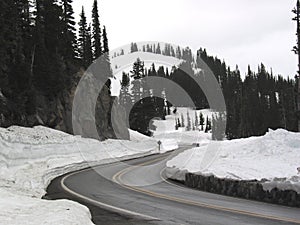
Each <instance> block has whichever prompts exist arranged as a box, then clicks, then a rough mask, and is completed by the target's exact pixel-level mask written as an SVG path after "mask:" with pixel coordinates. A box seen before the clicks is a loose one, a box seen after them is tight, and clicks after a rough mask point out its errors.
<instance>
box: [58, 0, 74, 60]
mask: <svg viewBox="0 0 300 225" xmlns="http://www.w3.org/2000/svg"><path fill="white" fill-rule="evenodd" d="M72 3H73V0H62V6H63V17H62V22H63V33H62V42H63V45H62V46H61V47H60V48H61V49H62V55H63V57H64V58H65V59H74V58H75V56H76V28H75V24H76V23H75V21H74V16H73V14H74V11H73V7H72Z"/></svg>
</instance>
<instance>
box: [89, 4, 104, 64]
mask: <svg viewBox="0 0 300 225" xmlns="http://www.w3.org/2000/svg"><path fill="white" fill-rule="evenodd" d="M92 21H93V31H92V38H93V50H94V52H93V53H94V54H93V57H94V59H97V58H99V57H100V56H101V55H102V54H103V49H102V44H101V27H100V21H99V12H98V2H97V0H94V4H93V10H92ZM106 43H107V40H106Z"/></svg>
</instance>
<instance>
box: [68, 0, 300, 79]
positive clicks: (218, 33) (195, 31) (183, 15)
mask: <svg viewBox="0 0 300 225" xmlns="http://www.w3.org/2000/svg"><path fill="white" fill-rule="evenodd" d="M295 3H296V0H225V1H224V0H151V1H150V0H142V1H141V0H98V5H99V13H100V19H101V23H102V25H106V27H107V31H108V38H109V45H110V48H111V49H114V48H117V47H120V46H122V45H126V44H129V43H131V42H139V41H162V42H168V43H174V44H177V45H180V46H182V47H186V46H189V47H190V48H192V49H193V50H194V53H195V51H196V50H197V49H199V48H200V47H203V48H206V49H207V52H208V53H209V54H211V55H217V56H218V58H220V59H224V60H225V62H226V63H227V64H229V65H230V66H232V67H235V65H236V64H238V65H239V68H240V69H241V71H242V73H244V72H245V71H246V68H247V65H248V64H250V65H251V67H252V69H256V68H257V65H258V64H259V63H261V62H263V63H264V64H265V66H266V67H267V68H271V67H272V68H273V72H274V73H275V74H282V75H284V76H290V77H294V75H295V73H296V72H295V71H297V58H296V55H294V54H293V53H292V52H291V49H292V47H293V45H294V44H295V42H296V36H295V33H296V27H295V24H294V22H293V21H291V18H292V16H293V15H292V13H291V10H292V8H293V7H294V4H295ZM92 4H93V0H75V1H74V11H75V13H76V20H77V22H78V20H79V17H78V14H79V13H80V11H81V7H82V5H84V7H85V11H86V14H87V16H88V17H90V16H91V10H92Z"/></svg>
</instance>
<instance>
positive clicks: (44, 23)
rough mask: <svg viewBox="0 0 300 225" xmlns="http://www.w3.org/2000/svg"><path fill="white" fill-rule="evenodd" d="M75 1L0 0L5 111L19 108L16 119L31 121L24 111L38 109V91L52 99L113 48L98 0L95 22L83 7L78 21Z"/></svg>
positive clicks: (0, 84)
mask: <svg viewBox="0 0 300 225" xmlns="http://www.w3.org/2000/svg"><path fill="white" fill-rule="evenodd" d="M72 3H73V0H35V1H32V0H9V1H7V0H0V9H1V11H0V27H1V32H0V93H2V95H4V96H5V99H6V101H7V102H8V103H7V106H6V107H8V108H9V109H8V110H7V111H5V110H4V109H3V108H1V107H0V108H1V109H0V114H1V110H2V111H4V114H5V113H6V114H14V118H13V120H14V121H15V124H20V125H26V123H25V122H24V121H23V122H22V120H23V119H22V117H26V116H29V115H33V114H35V113H36V109H37V103H36V101H37V100H36V98H37V96H44V97H45V98H46V100H47V102H48V103H50V102H51V101H53V99H55V98H57V96H59V95H61V94H62V93H63V92H64V91H65V90H66V89H68V88H70V85H71V83H72V82H73V80H74V77H75V74H76V73H78V71H80V69H83V70H84V69H86V68H87V67H88V66H89V65H90V64H91V63H92V62H93V61H94V60H95V59H97V58H98V57H99V56H101V55H102V54H103V53H105V52H108V51H109V49H108V39H107V32H106V28H105V27H104V26H101V24H100V21H99V12H98V4H97V0H94V5H93V9H92V18H91V19H92V24H88V22H87V18H86V16H85V10H84V8H83V7H82V12H81V14H80V21H75V19H74V12H73V8H72ZM76 24H78V27H79V30H77V29H76ZM107 76H108V77H109V76H111V75H109V74H108V75H107ZM7 116H8V117H9V116H10V117H11V115H7ZM8 125H9V124H8Z"/></svg>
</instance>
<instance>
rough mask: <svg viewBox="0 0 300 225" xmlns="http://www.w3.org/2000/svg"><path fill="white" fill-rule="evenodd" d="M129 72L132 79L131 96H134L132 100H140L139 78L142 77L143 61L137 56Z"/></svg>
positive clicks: (140, 85)
mask: <svg viewBox="0 0 300 225" xmlns="http://www.w3.org/2000/svg"><path fill="white" fill-rule="evenodd" d="M130 72H131V77H132V78H133V79H134V80H133V81H132V84H133V87H132V92H133V97H134V102H138V101H139V100H141V96H142V93H141V87H142V84H141V81H140V79H141V78H143V77H144V62H142V61H141V60H140V58H137V60H136V61H135V62H134V64H133V68H132V71H130Z"/></svg>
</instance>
